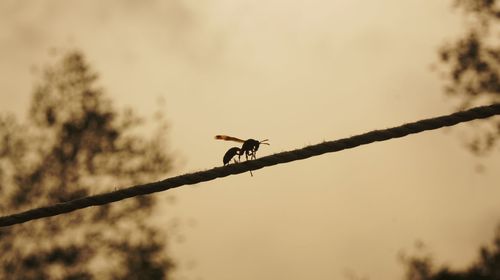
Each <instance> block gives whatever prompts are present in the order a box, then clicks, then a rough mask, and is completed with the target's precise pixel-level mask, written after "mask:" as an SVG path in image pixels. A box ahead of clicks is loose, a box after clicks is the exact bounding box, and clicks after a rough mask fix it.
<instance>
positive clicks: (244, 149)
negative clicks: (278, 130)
mask: <svg viewBox="0 0 500 280" xmlns="http://www.w3.org/2000/svg"><path fill="white" fill-rule="evenodd" d="M215 139H217V140H224V141H234V142H239V143H243V145H242V146H241V148H238V147H232V148H231V149H229V150H227V152H226V153H225V154H224V157H223V159H222V162H223V163H224V165H226V164H229V162H230V161H231V159H233V158H234V157H235V156H238V161H236V159H234V162H235V163H236V162H239V161H240V159H241V156H242V155H245V157H246V159H247V160H248V158H249V157H250V159H256V158H257V156H256V154H257V151H258V150H259V147H260V144H263V145H270V144H269V143H268V142H267V141H269V139H265V140H262V141H258V140H255V139H247V140H242V139H239V138H236V137H232V136H227V135H216V136H215ZM250 174H252V171H250ZM252 176H253V175H252Z"/></svg>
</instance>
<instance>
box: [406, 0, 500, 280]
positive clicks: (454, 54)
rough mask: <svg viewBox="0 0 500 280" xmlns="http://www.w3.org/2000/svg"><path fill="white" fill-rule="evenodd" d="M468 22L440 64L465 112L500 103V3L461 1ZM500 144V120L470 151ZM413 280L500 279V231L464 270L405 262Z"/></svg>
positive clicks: (423, 259) (422, 260) (416, 259)
mask: <svg viewBox="0 0 500 280" xmlns="http://www.w3.org/2000/svg"><path fill="white" fill-rule="evenodd" d="M455 6H456V7H458V8H461V9H462V10H463V11H464V12H465V15H466V17H467V19H468V29H467V30H466V32H465V34H464V35H463V37H462V38H460V39H458V40H457V41H456V42H453V43H450V44H446V45H444V46H443V47H442V48H441V50H440V52H439V55H440V56H439V57H440V62H442V66H443V69H444V73H445V78H446V82H447V84H446V88H445V90H446V93H447V94H449V95H451V96H455V97H458V98H459V99H460V107H461V109H463V108H466V107H470V106H472V105H474V103H475V102H478V101H480V100H483V101H487V102H489V103H493V102H500V39H499V38H500V37H499V32H500V29H499V27H500V25H499V23H500V22H499V21H500V1H499V0H455ZM499 139H500V120H499V119H492V120H491V122H490V123H489V126H488V127H483V129H480V130H479V132H478V133H477V135H475V136H474V138H473V139H472V140H471V141H470V142H469V144H468V147H469V148H470V150H471V151H472V152H474V153H475V154H478V155H480V154H485V153H488V152H491V151H492V150H493V148H494V147H495V145H496V144H497V143H498V142H499V141H498V140H499ZM402 260H403V263H404V264H405V266H406V279H408V280H500V226H499V227H498V229H497V231H496V235H495V237H494V240H493V245H492V246H491V247H482V248H480V255H479V258H478V260H477V261H475V262H474V263H473V264H471V265H470V266H469V267H468V268H465V269H463V270H452V269H450V268H448V267H442V268H439V269H436V268H434V265H433V263H432V260H431V258H430V257H429V256H428V255H427V256H413V257H403V258H402Z"/></svg>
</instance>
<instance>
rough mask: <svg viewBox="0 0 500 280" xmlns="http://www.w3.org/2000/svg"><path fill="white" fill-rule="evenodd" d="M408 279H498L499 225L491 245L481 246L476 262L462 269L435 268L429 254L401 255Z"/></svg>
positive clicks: (499, 277)
mask: <svg viewBox="0 0 500 280" xmlns="http://www.w3.org/2000/svg"><path fill="white" fill-rule="evenodd" d="M402 260H403V262H404V263H405V266H406V279H408V280H499V279H500V226H499V227H498V228H497V231H496V235H495V237H494V240H493V245H492V246H490V247H482V248H481V249H480V255H479V258H478V260H477V261H476V262H474V263H473V264H472V265H470V266H469V267H468V268H465V269H464V270H452V269H450V268H448V267H442V268H439V269H435V268H434V267H433V265H432V262H431V258H430V257H429V256H423V257H403V258H402Z"/></svg>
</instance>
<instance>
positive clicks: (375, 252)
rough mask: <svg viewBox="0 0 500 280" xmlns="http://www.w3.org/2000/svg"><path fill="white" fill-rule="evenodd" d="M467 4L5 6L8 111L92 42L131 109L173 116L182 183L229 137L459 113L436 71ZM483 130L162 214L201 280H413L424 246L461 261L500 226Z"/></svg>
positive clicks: (307, 134) (169, 196)
mask: <svg viewBox="0 0 500 280" xmlns="http://www.w3.org/2000/svg"><path fill="white" fill-rule="evenodd" d="M452 2H453V1H430V0H427V1H422V0H405V1H401V0H382V1H359V0H354V1H353V0H351V1H343V0H342V1H316V0H313V1H307V2H304V1H280V0H271V1H265V2H255V1H234V0H233V1H227V0H216V1H180V0H171V1H132V0H128V1H105V2H102V1H94V0H93V1H14V0H12V1H10V0H2V1H0V50H1V51H0V61H1V63H0V77H1V79H0V80H1V82H0V110H1V111H10V112H14V113H15V114H16V115H18V117H19V118H21V119H22V118H24V117H25V114H26V111H27V110H28V107H29V101H30V98H31V94H32V92H33V86H34V84H35V82H36V81H37V79H38V76H37V75H38V73H39V71H40V68H41V66H43V65H44V64H45V63H48V62H50V61H52V60H53V57H54V56H56V55H57V54H58V53H61V52H64V51H65V50H71V49H75V48H77V49H79V50H81V51H82V52H83V53H84V54H85V55H86V58H87V60H88V62H89V63H90V65H92V66H93V68H94V69H95V70H96V71H97V72H98V73H99V75H100V77H99V85H100V86H102V88H104V90H105V92H106V94H108V96H110V97H111V98H112V100H113V102H114V103H115V105H116V106H117V107H125V106H128V107H131V108H133V109H134V110H135V111H137V112H138V113H139V115H142V116H145V117H146V118H153V112H155V111H157V110H160V111H161V112H163V113H164V114H165V116H166V119H167V120H168V123H169V128H168V141H169V142H168V146H169V149H170V150H171V151H172V152H173V154H174V156H175V168H174V170H173V171H171V172H170V174H165V177H167V176H171V175H175V174H182V173H185V172H192V171H197V170H203V169H208V168H212V167H214V166H219V165H221V164H222V155H223V154H224V152H225V151H226V150H227V149H229V148H230V147H232V146H234V145H232V144H231V143H229V142H220V141H216V140H214V139H213V137H214V135H216V134H228V135H231V136H236V137H239V138H243V139H246V138H255V139H265V138H268V139H270V143H271V145H270V146H261V148H260V150H259V152H258V156H263V155H269V154H272V153H276V152H281V151H285V150H290V149H294V148H300V147H303V146H305V145H309V144H315V143H318V142H321V141H324V140H334V139H337V138H343V137H349V136H351V135H355V134H359V133H363V132H367V131H370V130H373V129H380V128H386V127H391V126H396V125H400V124H403V123H405V122H411V121H416V120H419V119H422V118H427V117H433V116H438V115H442V114H448V113H451V112H453V111H455V110H456V108H457V106H458V103H459V102H457V100H454V99H453V98H450V97H449V96H446V95H445V94H443V79H442V78H441V77H440V75H439V71H437V70H435V69H436V66H435V64H436V62H437V61H438V59H437V52H438V48H439V47H440V46H441V45H442V44H443V43H445V42H447V41H449V40H452V39H453V38H456V37H457V36H459V34H461V32H462V31H463V29H464V21H463V18H462V17H460V15H459V14H458V13H456V12H453V10H452V9H451V6H452ZM473 130H474V127H473V126H472V125H471V124H461V125H458V126H456V127H453V128H448V129H441V130H439V131H432V132H425V133H421V134H418V135H414V136H409V137H405V138H403V139H398V140H391V141H387V142H383V143H375V144H371V145H368V146H363V147H359V148H356V149H352V150H348V151H343V152H339V153H335V154H327V155H323V156H321V157H315V158H312V159H308V160H304V161H298V162H293V163H290V164H286V165H279V166H275V167H272V168H266V169H262V170H259V171H256V172H254V176H253V177H251V176H250V174H242V175H238V176H231V177H228V178H224V179H219V180H215V181H211V182H207V183H203V184H199V185H195V186H188V187H182V188H179V189H176V190H172V191H168V192H165V193H161V194H155V195H156V196H158V197H159V198H160V199H161V201H163V202H164V203H162V206H161V207H158V208H157V210H156V211H155V212H154V213H153V214H152V216H153V219H154V220H155V223H156V224H157V225H159V226H160V227H163V226H164V228H165V229H170V228H172V224H175V228H176V230H175V233H172V234H171V235H170V239H169V242H170V244H171V245H170V247H169V254H170V255H171V256H172V258H173V259H174V260H175V262H176V264H177V267H176V271H175V274H176V275H177V277H180V278H185V279H242V280H245V279H342V278H347V279H349V278H351V279H354V278H363V277H368V278H370V279H400V278H401V277H402V275H403V271H404V267H403V266H402V264H401V263H400V261H399V256H400V255H401V254H402V253H410V252H412V251H413V250H415V247H419V248H420V247H422V244H425V247H426V248H427V249H428V250H429V251H430V252H432V256H433V257H435V258H436V259H437V260H439V261H440V262H442V263H444V264H447V265H450V266H451V267H462V266H464V265H466V264H469V263H470V262H471V261H472V260H474V259H475V257H476V253H477V249H478V247H479V246H480V245H482V244H485V243H487V242H488V241H489V240H491V238H492V236H493V234H494V229H495V227H496V225H497V223H498V221H499V217H500V204H499V203H498V202H499V199H498V198H499V197H500V188H499V182H500V173H499V172H498V170H499V167H500V158H499V157H498V153H497V152H495V153H490V154H488V155H486V156H482V157H477V156H475V155H474V154H472V153H470V152H469V151H468V150H467V149H466V148H464V143H465V142H466V139H468V137H469V135H470V133H471V131H473ZM143 133H146V134H147V133H149V130H148V129H145V130H144V132H143ZM113 187H114V186H109V190H113ZM173 200H174V201H175V203H173V204H172V203H170V202H171V201H173Z"/></svg>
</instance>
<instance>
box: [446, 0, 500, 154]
mask: <svg viewBox="0 0 500 280" xmlns="http://www.w3.org/2000/svg"><path fill="white" fill-rule="evenodd" d="M455 6H456V7H458V8H461V9H462V10H463V11H464V12H465V15H466V18H467V19H468V26H469V27H468V30H467V31H466V32H465V34H464V35H463V37H462V38H459V39H458V40H457V41H455V42H453V43H450V44H446V45H444V46H443V47H442V48H441V50H440V52H439V54H440V56H439V57H440V61H441V62H442V65H441V66H442V67H443V68H442V69H443V71H444V74H445V77H446V83H447V84H446V88H445V90H446V93H448V94H449V95H450V96H455V97H458V98H459V100H460V103H461V105H460V107H461V108H465V107H469V106H471V105H472V104H473V103H474V102H477V101H480V100H486V101H488V102H500V40H498V32H500V30H499V27H500V25H499V23H500V1H498V0H455ZM499 138H500V120H498V119H497V120H492V121H491V122H490V126H489V127H483V128H482V129H481V130H480V132H479V133H478V135H477V136H475V137H474V138H473V139H472V140H470V141H469V143H468V146H469V148H470V150H471V151H472V152H474V153H476V154H484V153H487V152H489V151H491V150H492V149H493V147H495V145H496V143H497V142H498V139H499Z"/></svg>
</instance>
